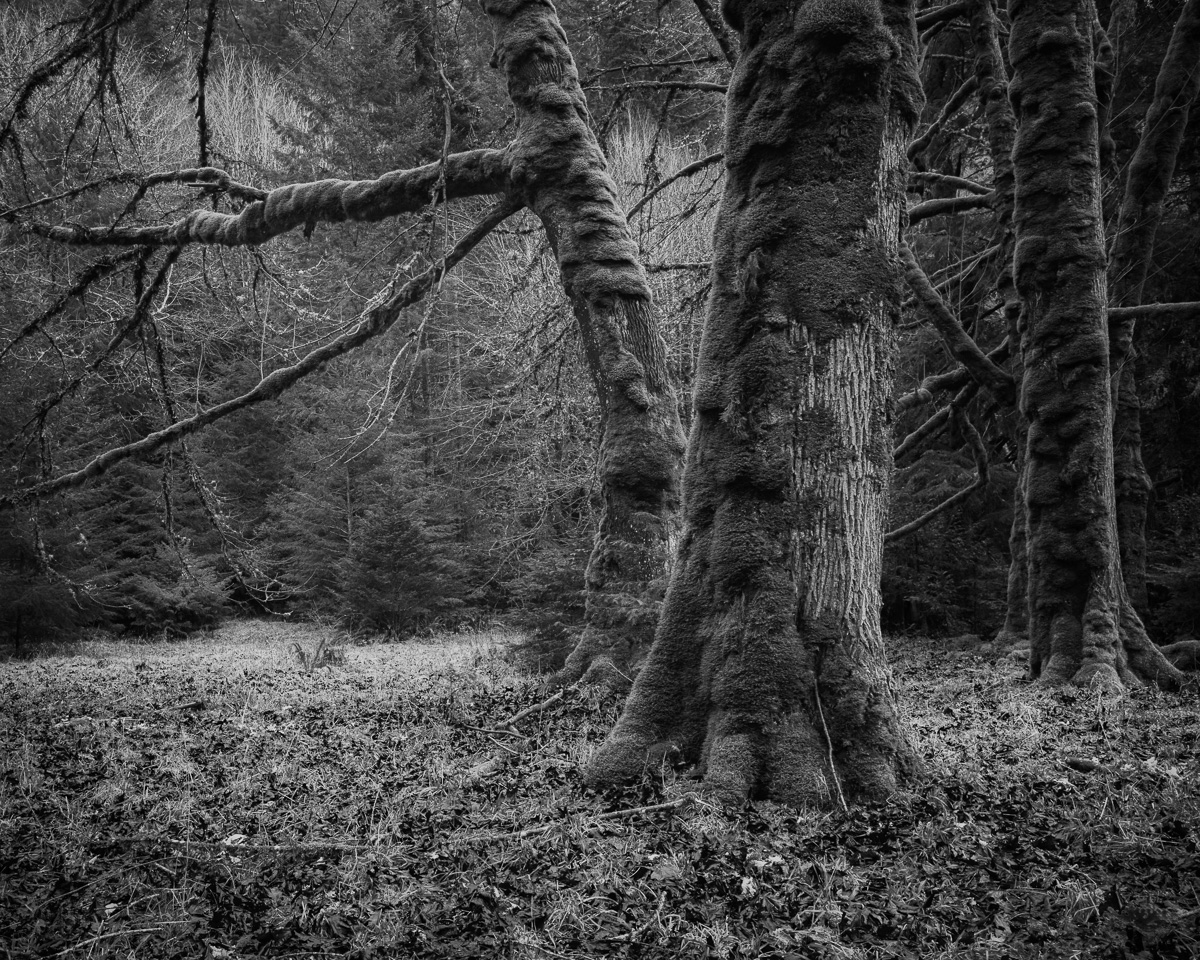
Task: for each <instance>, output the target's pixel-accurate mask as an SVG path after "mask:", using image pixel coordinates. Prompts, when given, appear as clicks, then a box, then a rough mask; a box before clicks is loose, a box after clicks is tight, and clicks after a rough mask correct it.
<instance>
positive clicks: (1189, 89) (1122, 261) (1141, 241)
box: [1109, 0, 1200, 609]
mask: <svg viewBox="0 0 1200 960" xmlns="http://www.w3.org/2000/svg"><path fill="white" fill-rule="evenodd" d="M1198 92H1200V0H1188V2H1187V3H1186V4H1184V7H1183V11H1182V13H1181V14H1180V16H1179V20H1178V22H1177V23H1176V24H1175V30H1174V32H1173V33H1172V35H1171V42H1170V44H1169V46H1168V47H1167V52H1166V55H1165V56H1164V57H1163V62H1162V66H1161V67H1160V68H1159V72H1158V79H1157V81H1156V83H1155V87H1154V100H1153V101H1152V103H1151V104H1150V110H1149V111H1148V112H1147V114H1146V123H1145V127H1144V128H1143V132H1142V137H1141V140H1140V141H1139V142H1138V146H1137V150H1136V151H1135V152H1134V155H1133V160H1132V161H1131V162H1130V164H1129V174H1128V178H1127V180H1126V181H1125V193H1124V197H1123V199H1122V201H1121V213H1120V219H1119V222H1118V226H1117V235H1116V237H1115V238H1114V240H1113V244H1112V250H1111V252H1110V255H1109V288H1110V289H1109V303H1110V304H1112V305H1113V306H1116V307H1136V306H1138V305H1140V304H1141V302H1142V296H1143V289H1144V287H1145V283H1146V275H1147V272H1148V271H1149V268H1150V262H1151V260H1152V257H1153V254H1154V234H1155V232H1156V231H1157V230H1158V225H1159V222H1160V221H1161V220H1162V212H1163V201H1164V200H1165V198H1166V195H1167V191H1168V190H1169V189H1170V186H1171V178H1172V177H1173V176H1174V173H1175V162H1176V160H1177V159H1178V156H1179V149H1180V147H1181V145H1182V144H1183V134H1184V130H1185V128H1186V127H1187V123H1188V115H1189V112H1190V110H1191V106H1192V104H1193V102H1194V101H1195V100H1196V96H1197V93H1198ZM1112 315H1113V314H1112V312H1111V311H1110V317H1111V316H1112ZM1134 329H1135V320H1134V316H1133V315H1131V314H1129V313H1122V314H1119V315H1117V319H1116V322H1110V324H1109V336H1110V340H1109V348H1110V351H1111V356H1112V361H1111V363H1112V381H1113V382H1112V393H1113V402H1114V405H1115V410H1116V413H1115V418H1114V422H1113V454H1114V459H1115V463H1116V484H1117V535H1118V537H1119V539H1120V544H1121V569H1122V572H1123V574H1124V577H1125V587H1126V589H1127V590H1128V591H1129V598H1130V600H1132V601H1133V604H1134V606H1135V607H1138V608H1139V609H1145V606H1146V512H1147V509H1148V508H1149V503H1150V495H1151V492H1152V491H1153V484H1152V483H1151V480H1150V475H1149V473H1148V472H1147V470H1146V465H1145V463H1143V462H1142V410H1141V400H1140V399H1139V397H1138V383H1137V363H1136V358H1137V352H1136V350H1135V349H1134V345H1133V337H1134Z"/></svg>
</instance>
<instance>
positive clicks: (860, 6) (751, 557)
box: [588, 0, 921, 804]
mask: <svg viewBox="0 0 1200 960" xmlns="http://www.w3.org/2000/svg"><path fill="white" fill-rule="evenodd" d="M725 12H726V16H727V18H728V19H729V22H730V24H731V26H733V27H734V29H736V30H737V31H738V32H739V33H740V34H741V40H742V49H741V54H740V55H739V57H738V62H737V65H736V68H735V70H734V75H733V79H732V82H731V84H730V92H729V100H728V106H727V122H726V153H725V156H726V167H727V177H726V187H725V195H724V199H723V201H722V205H721V211H720V214H719V216H718V221H717V228H716V235H715V239H714V244H715V249H714V265H713V290H712V296H711V299H710V302H709V307H708V315H707V319H706V324H705V332H704V340H703V345H702V348H701V354H700V360H699V366H698V370H697V374H696V387H695V397H694V406H695V419H694V425H693V430H692V435H691V437H690V440H689V445H688V459H687V470H686V473H685V480H684V534H683V540H682V543H681V545H680V550H679V554H678V556H677V559H676V564H675V568H674V570H673V572H672V576H671V585H670V588H669V591H668V594H667V599H666V603H665V605H664V610H663V617H662V621H661V623H660V625H659V631H658V635H657V638H656V640H655V643H654V646H653V648H652V649H651V652H650V654H649V656H648V658H647V660H646V663H645V665H644V667H643V669H642V671H641V673H640V674H639V675H638V678H637V680H636V682H635V684H634V687H633V690H632V692H631V694H630V697H629V700H628V701H627V703H626V707H625V710H624V713H623V714H622V716H621V718H620V720H619V721H618V723H617V725H616V727H615V728H614V729H613V731H612V732H611V733H610V735H609V737H608V739H607V740H606V742H605V743H604V744H603V745H602V746H601V748H600V749H599V751H598V752H597V753H596V754H595V756H594V757H593V759H592V761H591V763H590V764H589V766H588V777H589V780H590V781H591V782H592V783H593V784H612V783H616V782H620V781H623V780H626V779H628V778H631V777H636V776H638V775H639V774H640V773H641V771H642V770H643V769H644V768H645V766H646V765H647V764H650V765H654V764H656V763H657V762H660V761H661V759H662V758H663V757H666V756H676V751H678V756H679V758H681V759H682V760H684V761H686V762H690V763H692V764H696V765H698V766H699V767H700V768H701V769H702V770H703V771H704V773H705V777H706V781H707V783H708V785H709V786H710V787H711V788H713V789H714V790H715V791H716V792H717V793H718V794H719V795H722V796H724V797H726V798H729V799H733V800H738V799H742V798H745V797H747V796H750V797H767V798H770V799H773V800H777V801H781V802H785V803H796V804H799V803H809V802H818V803H819V802H830V801H831V800H832V799H834V798H838V797H839V796H843V797H850V796H879V795H884V794H887V793H889V792H890V791H892V790H894V789H895V787H896V785H897V783H898V782H899V781H900V780H902V779H903V778H904V777H905V776H906V775H907V774H909V773H910V772H911V771H912V770H913V768H914V766H915V763H916V758H915V755H914V752H913V750H912V748H911V745H910V743H909V741H908V739H907V735H906V732H905V730H904V727H903V725H902V724H901V722H900V719H899V717H898V715H897V708H896V703H895V698H894V694H893V687H892V680H891V676H890V671H889V668H888V665H887V662H886V658H885V656H884V650H883V642H882V637H881V633H880V626H879V607H880V594H879V581H880V566H881V556H882V546H883V542H882V541H883V531H884V523H885V520H886V518H887V512H888V487H889V480H890V472H891V445H892V444H891V431H890V421H891V411H890V406H891V400H890V392H891V381H892V366H893V346H894V344H893V334H892V325H893V323H894V321H895V319H896V318H897V316H898V313H899V307H900V296H899V283H900V272H899V269H898V263H897V248H898V245H899V240H900V225H901V216H902V213H901V211H902V206H901V204H902V201H903V197H904V179H905V172H906V160H905V148H906V146H907V143H908V140H909V137H910V135H911V132H912V126H913V123H914V120H915V118H916V116H917V114H918V112H919V107H920V96H921V94H920V88H919V83H918V81H917V74H916V36H915V23H914V19H913V10H912V5H911V4H910V3H908V2H906V0H892V2H885V3H884V4H883V7H882V10H881V8H880V6H879V5H878V4H877V3H872V2H870V0H847V2H844V3H840V4H837V5H831V4H826V3H823V2H815V0H801V2H799V3H797V4H795V5H794V6H793V5H782V4H776V3H773V2H770V0H735V2H728V0H727V3H726V7H725Z"/></svg>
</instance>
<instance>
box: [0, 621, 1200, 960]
mask: <svg viewBox="0 0 1200 960" xmlns="http://www.w3.org/2000/svg"><path fill="white" fill-rule="evenodd" d="M318 639H319V638H318V632H317V631H316V630H315V628H307V629H306V628H300V627H281V626H277V625H274V626H273V625H267V624H257V623H239V624H232V625H229V626H227V627H225V628H222V629H221V630H218V631H216V632H215V633H213V634H210V635H206V636H200V637H195V638H192V639H190V640H188V641H182V642H174V643H156V644H144V645H138V644H133V643H123V642H92V643H89V644H84V645H81V646H79V647H76V648H74V649H72V650H69V651H65V652H59V653H54V654H52V655H45V656H42V657H40V658H37V659H30V660H19V661H18V660H8V661H6V662H2V663H0V956H4V957H20V958H24V957H65V958H81V960H83V958H102V957H117V956H119V957H139V958H142V957H145V958H156V960H158V958H169V957H187V958H201V957H205V958H212V960H234V958H248V957H294V958H300V957H304V958H308V957H325V956H348V957H486V958H492V957H496V958H500V957H513V958H531V960H532V958H546V957H548V958H575V957H588V956H618V957H644V958H651V957H654V958H658V957H661V958H683V960H687V958H699V957H721V958H727V957H728V958H733V957H737V958H751V957H754V958H774V957H795V958H874V957H880V958H883V957H979V958H1002V957H1088V958H1093V957H1095V958H1105V957H1112V958H1117V957H1134V956H1144V957H1148V958H1168V957H1196V956H1200V834H1198V824H1200V762H1198V750H1200V716H1198V711H1197V703H1196V702H1195V700H1194V699H1186V698H1184V699H1181V698H1178V697H1173V696H1169V695H1164V694H1160V693H1157V692H1154V691H1148V690H1139V691H1135V692H1134V693H1133V694H1131V695H1130V696H1128V697H1125V698H1123V699H1113V698H1105V697H1103V696H1100V695H1099V694H1097V693H1096V692H1094V691H1088V690H1081V689H1076V688H1069V687H1068V688H1063V689H1058V690H1044V689H1041V688H1038V687H1035V686H1033V685H1030V684H1028V683H1026V682H1024V681H1023V679H1022V664H1021V663H1020V662H1019V658H1017V657H1014V656H1010V657H1005V658H1001V659H998V660H996V659H988V658H985V657H981V656H976V655H972V654H970V653H960V652H950V651H948V650H947V649H946V647H945V645H944V644H939V642H938V641H929V640H917V639H906V640H899V641H896V642H895V644H894V645H893V649H894V659H895V667H896V672H897V675H898V679H899V683H900V687H901V690H902V697H903V700H904V704H905V707H906V709H907V712H908V715H909V717H910V718H911V721H912V724H913V727H914V732H915V736H916V740H917V742H918V743H919V746H920V750H921V752H922V754H923V755H924V758H925V761H926V765H927V771H928V772H927V776H926V779H925V780H923V781H922V782H921V783H919V784H917V785H916V788H915V789H914V790H913V791H912V792H909V793H905V794H903V795H900V796H898V797H896V798H894V799H893V800H891V801H890V802H888V803H886V804H879V805H873V806H866V807H859V808H855V809H851V810H850V811H849V812H840V811H834V812H828V811H825V812H822V811H800V812H797V811H793V810H787V809H782V808H779V807H776V806H773V805H770V804H754V805H750V806H748V807H746V808H745V809H742V810H738V811H723V810H721V809H718V808H716V807H714V806H713V805H712V804H711V803H710V802H709V801H707V800H706V799H704V797H703V796H697V795H696V794H695V793H694V791H695V788H696V784H695V782H693V781H690V780H687V779H682V778H680V779H675V778H673V777H668V779H667V781H666V782H665V783H661V782H651V781H649V780H648V781H647V782H646V783H643V784H642V785H640V786H639V787H637V788H636V789H632V790H630V791H629V792H628V793H626V794H625V795H623V796H619V797H613V796H607V797H599V796H595V795H591V794H589V793H588V792H587V791H586V790H584V788H583V787H582V784H581V778H580V766H581V764H582V763H583V762H585V761H586V758H587V756H588V754H589V753H590V751H592V750H593V749H594V748H595V746H596V745H597V744H598V743H599V741H600V740H601V738H602V737H603V735H604V733H605V731H606V730H607V729H608V728H609V726H610V725H611V724H612V723H613V721H614V720H615V718H616V715H617V711H618V708H619V700H618V699H617V698H615V697H612V696H602V695H600V694H598V693H595V692H588V691H582V692H575V693H572V694H571V695H570V696H567V697H564V698H563V699H561V700H559V701H557V702H554V703H552V704H550V705H549V706H547V707H545V708H544V709H543V710H541V711H538V712H536V713H533V714H531V715H529V716H527V717H526V718H524V719H522V720H520V721H518V723H517V726H519V728H520V732H521V734H522V736H514V735H513V734H512V733H511V732H510V731H508V730H505V729H503V728H504V727H505V724H506V721H507V720H508V718H510V717H512V716H513V715H515V714H517V713H519V712H520V711H522V710H523V709H525V708H527V707H529V706H531V705H533V704H536V703H538V702H539V701H542V700H544V699H545V697H546V692H545V691H544V690H543V689H542V687H541V685H540V681H539V680H538V679H536V678H532V677H529V676H526V675H523V674H521V673H519V672H518V671H516V670H514V668H513V667H512V666H511V665H510V663H509V660H508V659H507V658H506V655H505V646H506V644H507V643H509V642H511V640H512V639H513V638H511V637H505V636H500V635H495V636H489V635H476V636H454V637H448V638H445V639H444V640H440V641H436V642H434V641H430V642H427V643H404V644H387V645H384V644H380V645H375V646H354V647H349V648H348V649H347V650H346V657H345V661H344V662H343V663H340V664H338V665H335V666H332V667H329V668H319V669H315V670H312V671H309V670H306V669H305V668H304V667H303V666H302V665H301V664H300V663H299V662H298V658H297V657H296V656H295V654H294V653H293V652H291V651H290V650H289V647H290V645H291V644H292V643H293V642H299V643H300V644H301V646H302V648H303V649H305V650H307V651H309V652H311V651H312V650H313V648H314V647H315V645H316V642H317V641H318Z"/></svg>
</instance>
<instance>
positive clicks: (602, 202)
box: [483, 0, 684, 681]
mask: <svg viewBox="0 0 1200 960" xmlns="http://www.w3.org/2000/svg"><path fill="white" fill-rule="evenodd" d="M483 8H484V10H485V12H486V13H487V14H488V16H489V17H490V18H491V21H492V28H493V31H494V33H495V42H496V49H495V53H494V54H493V61H494V62H495V63H496V64H497V65H498V66H499V67H500V68H501V69H502V70H503V71H504V73H505V76H506V77H507V79H508V92H509V96H510V98H511V99H512V102H513V104H514V105H515V107H516V111H517V123H518V129H517V135H516V137H515V139H514V140H513V142H512V144H511V146H509V148H508V150H507V151H506V153H507V158H508V160H509V169H510V171H511V182H512V186H513V188H514V189H515V190H516V191H517V192H518V194H519V195H520V196H521V197H522V198H523V199H524V201H525V203H526V205H527V206H528V207H529V208H530V209H531V210H532V211H533V212H534V213H535V214H536V215H537V216H538V218H539V219H540V220H541V222H542V224H543V226H544V227H545V229H546V233H547V236H548V237H549V239H550V243H551V245H552V247H553V249H554V252H555V255H556V256H557V258H558V265H559V269H560V271H561V275H562V281H563V286H564V288H565V289H566V292H567V295H568V297H570V299H571V305H572V307H573V309H574V312H575V317H576V319H577V321H578V323H579V328H580V332H581V334H582V338H583V343H584V352H585V354H586V356H587V360H588V364H589V368H590V371H591V375H592V379H593V381H594V382H595V383H596V388H597V392H598V394H599V400H600V408H601V441H600V470H599V472H600V483H601V495H602V498H603V506H602V509H601V516H600V525H599V530H598V532H597V534H596V543H595V547H594V549H593V551H592V556H591V560H590V562H589V564H588V569H587V575H586V582H587V610H586V620H585V627H584V633H583V637H582V639H581V640H580V642H579V645H578V647H577V648H576V650H575V651H574V652H573V653H572V654H571V657H570V659H569V660H568V662H567V666H566V668H565V670H564V672H563V674H562V675H561V676H560V679H561V680H564V681H570V680H574V679H577V678H578V677H580V676H582V675H584V674H585V673H588V672H589V671H590V672H591V673H592V675H593V676H594V677H596V678H601V677H603V678H605V679H609V680H611V679H612V678H613V675H614V674H617V675H618V676H619V673H621V672H627V671H628V670H629V668H630V664H631V662H632V661H633V660H634V659H635V658H636V656H637V655H638V654H639V653H641V652H644V651H645V650H646V649H648V647H649V644H650V641H651V640H652V638H653V635H654V627H655V624H656V622H657V619H658V617H657V615H658V607H659V603H658V601H657V599H656V592H657V593H658V595H661V591H662V588H663V586H664V585H665V579H666V575H667V570H668V565H669V560H670V556H671V551H672V549H673V546H674V541H675V540H676V536H675V530H676V528H677V523H678V520H677V516H678V505H679V473H680V466H681V460H682V455H683V445H684V443H683V430H682V427H681V426H680V422H679V410H678V406H677V402H676V397H675V392H674V390H673V389H672V387H671V383H670V379H669V377H668V374H667V363H666V348H665V345H664V344H663V341H662V338H661V337H660V335H659V333H658V329H657V326H656V324H655V320H654V315H653V312H652V308H651V298H650V288H649V286H648V284H647V282H646V274H645V271H644V270H643V268H642V265H641V263H640V261H639V259H638V249H637V245H636V244H635V243H634V241H633V237H632V234H631V233H630V230H629V224H628V222H627V220H626V218H625V213H624V211H623V210H622V209H621V207H620V206H619V205H618V203H617V190H616V184H614V183H613V180H612V177H611V176H610V175H609V173H608V169H607V165H606V164H605V160H604V155H603V153H602V152H601V150H600V146H599V144H598V143H597V141H596V137H595V135H594V134H593V133H592V130H591V127H590V125H589V118H588V112H587V105H586V103H585V101H584V97H583V91H582V89H581V88H580V86H579V75H578V72H577V71H576V68H575V61H574V60H573V59H572V57H571V52H570V50H569V49H568V47H567V42H566V37H565V35H564V34H563V30H562V27H561V26H560V25H559V22H558V16H557V14H556V13H555V11H554V7H553V6H552V5H551V4H550V3H549V2H548V0H484V3H483Z"/></svg>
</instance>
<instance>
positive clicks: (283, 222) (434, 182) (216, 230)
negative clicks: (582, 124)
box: [9, 150, 509, 247]
mask: <svg viewBox="0 0 1200 960" xmlns="http://www.w3.org/2000/svg"><path fill="white" fill-rule="evenodd" d="M182 173H187V174H191V175H192V177H191V179H190V180H189V179H181V178H180V174H179V173H176V174H170V175H158V176H160V177H167V178H168V179H160V180H158V182H168V180H169V179H173V182H179V183H193V184H194V185H198V186H199V185H203V186H211V187H212V188H213V189H226V190H233V189H237V188H240V189H241V190H243V191H250V190H251V189H252V188H245V187H243V186H242V185H241V184H234V182H233V181H232V180H230V179H229V178H228V174H226V173H225V172H224V171H222V170H214V169H213V168H211V167H207V168H201V169H200V170H196V171H182ZM443 175H444V190H443V189H442V177H443ZM151 179H154V178H151ZM508 180H509V165H508V161H507V158H506V155H505V153H504V151H501V150H468V151H466V152H465V153H455V154H451V155H450V156H448V157H446V161H445V164H444V165H443V163H442V162H441V161H440V160H439V161H435V162H434V163H427V164H425V166H423V167H415V168H413V169H411V170H394V171H392V172H391V173H385V174H384V175H383V176H382V177H380V178H379V179H377V180H318V181H316V182H314V183H300V184H288V185H287V186H283V187H277V188H276V189H274V190H272V191H270V192H269V193H266V194H263V195H261V197H260V198H258V199H255V201H254V202H252V203H250V204H249V205H248V206H247V207H245V208H244V209H243V210H241V211H239V212H237V213H218V212H217V211H215V210H193V211H192V212H191V213H189V214H188V215H187V216H185V217H183V218H182V219H180V220H176V221H175V222H174V223H170V224H162V225H159V226H153V227H113V226H105V227H83V226H77V225H72V226H52V225H50V224H45V223H40V222H36V221H24V220H20V219H17V218H15V217H11V216H10V217H9V219H10V221H11V222H14V223H16V224H17V225H18V226H19V227H21V228H22V229H25V230H28V231H29V232H30V233H34V234H36V235H38V236H41V237H45V238H47V239H49V240H54V241H56V242H58V243H65V244H70V245H76V246H153V245H165V244H171V245H175V246H179V245H183V244H189V243H204V244H219V245H221V246H228V247H239V246H249V245H251V244H258V243H264V242H265V241H267V240H270V239H271V238H272V237H277V236H279V235H280V234H283V233H287V232H288V231H290V230H294V229H295V228H296V227H299V226H303V227H305V229H306V230H311V229H312V228H313V226H314V225H316V224H318V223H342V222H344V221H347V220H350V221H355V222H360V223H372V222H375V221H379V220H383V219H386V218H387V217H393V216H396V215H397V214H400V213H409V212H412V211H414V210H419V209H421V208H422V207H424V206H425V205H426V204H428V203H429V202H430V201H432V200H434V199H435V197H434V194H435V193H437V194H438V195H437V197H436V200H437V201H442V200H456V199H459V198H461V197H469V196H479V195H481V194H496V193H502V192H504V191H505V189H506V188H507V186H508ZM144 192H145V191H144V190H140V191H139V194H137V195H135V197H134V201H131V202H135V201H136V200H138V199H140V196H141V195H144ZM259 194H261V191H260V192H259ZM253 195H254V194H253V193H249V192H247V193H246V196H253Z"/></svg>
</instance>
